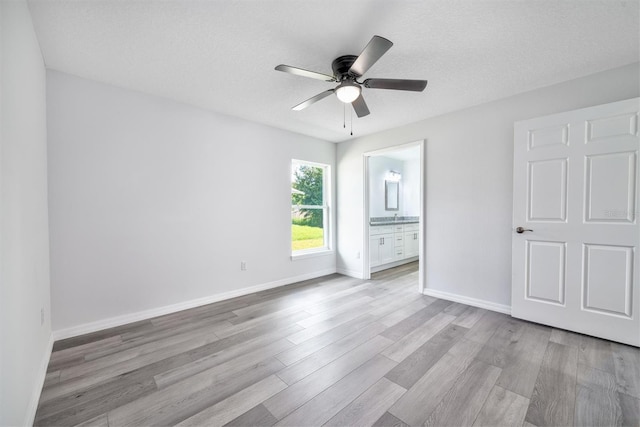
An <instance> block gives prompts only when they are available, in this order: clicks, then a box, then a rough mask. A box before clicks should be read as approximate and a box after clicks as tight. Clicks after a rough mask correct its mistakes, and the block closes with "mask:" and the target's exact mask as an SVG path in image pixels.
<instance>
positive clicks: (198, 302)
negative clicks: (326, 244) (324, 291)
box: [53, 268, 336, 341]
mask: <svg viewBox="0 0 640 427" xmlns="http://www.w3.org/2000/svg"><path fill="white" fill-rule="evenodd" d="M334 273H336V269H335V268H331V269H326V270H320V271H314V272H313V273H307V274H303V275H300V276H295V277H287V278H286V279H280V280H275V281H273V282H268V283H263V284H260V285H255V286H250V287H247V288H242V289H237V290H234V291H229V292H222V293H219V294H214V295H209V296H206V297H203V298H197V299H193V300H189V301H183V302H179V303H177V304H171V305H166V306H163V307H158V308H152V309H149V310H144V311H138V312H135V313H130V314H124V315H122V316H116V317H110V318H108V319H103V320H98V321H95V322H90V323H84V324H82V325H77V326H72V327H70V328H65V329H60V330H57V331H54V332H53V338H54V340H56V341H57V340H61V339H65V338H71V337H75V336H78V335H84V334H89V333H91V332H96V331H101V330H103V329H108V328H113V327H116V326H122V325H126V324H127V323H133V322H138V321H140V320H147V319H151V318H153V317H157V316H163V315H165V314H171V313H175V312H177V311H182V310H188V309H190V308H194V307H200V306H202V305H207V304H211V303H214V302H219V301H223V300H227V299H230V298H236V297H240V296H243V295H248V294H253V293H256V292H260V291H265V290H267V289H273V288H277V287H280V286H285V285H290V284H292V283H297V282H302V281H304V280H309V279H315V278H317V277H322V276H326V275H329V274H334Z"/></svg>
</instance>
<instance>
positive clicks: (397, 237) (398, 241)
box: [393, 233, 404, 246]
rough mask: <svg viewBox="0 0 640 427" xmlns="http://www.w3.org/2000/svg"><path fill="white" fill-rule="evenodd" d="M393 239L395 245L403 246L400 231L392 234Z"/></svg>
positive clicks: (402, 237) (402, 236)
mask: <svg viewBox="0 0 640 427" xmlns="http://www.w3.org/2000/svg"><path fill="white" fill-rule="evenodd" d="M393 240H394V241H395V242H396V244H395V246H404V235H403V234H402V233H396V234H394V237H393Z"/></svg>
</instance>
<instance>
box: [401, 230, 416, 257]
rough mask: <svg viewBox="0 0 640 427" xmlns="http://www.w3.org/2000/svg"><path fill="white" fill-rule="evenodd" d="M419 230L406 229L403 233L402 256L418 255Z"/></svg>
mask: <svg viewBox="0 0 640 427" xmlns="http://www.w3.org/2000/svg"><path fill="white" fill-rule="evenodd" d="M418 234H419V232H418V231H407V232H405V233H404V257H405V258H411V257H414V256H418V253H419V250H420V249H419V244H418V242H419V237H418Z"/></svg>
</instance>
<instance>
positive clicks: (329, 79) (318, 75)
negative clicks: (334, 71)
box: [276, 64, 336, 82]
mask: <svg viewBox="0 0 640 427" xmlns="http://www.w3.org/2000/svg"><path fill="white" fill-rule="evenodd" d="M276 70H278V71H283V72H285V73H289V74H295V75H296V76H302V77H309V78H312V79H318V80H324V81H325V82H335V81H336V79H335V78H334V77H333V76H330V75H328V74H322V73H316V72H315V71H309V70H303V69H302V68H298V67H292V66H290V65H284V64H280V65H278V66H277V67H276Z"/></svg>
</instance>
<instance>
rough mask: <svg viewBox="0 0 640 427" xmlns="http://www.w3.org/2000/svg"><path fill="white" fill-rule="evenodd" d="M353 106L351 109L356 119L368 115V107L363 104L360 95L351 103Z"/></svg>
mask: <svg viewBox="0 0 640 427" xmlns="http://www.w3.org/2000/svg"><path fill="white" fill-rule="evenodd" d="M351 105H353V109H354V110H355V112H356V114H357V115H358V117H364V116H368V115H369V107H367V103H366V102H364V98H363V97H362V94H360V96H359V97H357V98H356V100H355V101H353V102H352V103H351Z"/></svg>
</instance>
